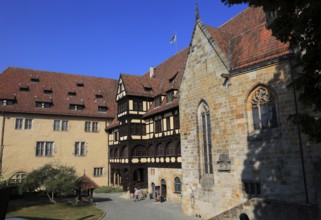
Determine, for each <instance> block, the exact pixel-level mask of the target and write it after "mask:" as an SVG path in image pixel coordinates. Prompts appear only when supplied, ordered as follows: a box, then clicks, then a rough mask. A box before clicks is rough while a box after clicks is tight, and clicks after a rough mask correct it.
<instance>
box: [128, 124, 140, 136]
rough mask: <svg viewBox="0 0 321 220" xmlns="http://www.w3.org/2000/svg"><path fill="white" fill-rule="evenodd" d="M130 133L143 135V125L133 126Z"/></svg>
mask: <svg viewBox="0 0 321 220" xmlns="http://www.w3.org/2000/svg"><path fill="white" fill-rule="evenodd" d="M130 131H131V134H132V135H141V134H142V125H141V124H131V125H130Z"/></svg>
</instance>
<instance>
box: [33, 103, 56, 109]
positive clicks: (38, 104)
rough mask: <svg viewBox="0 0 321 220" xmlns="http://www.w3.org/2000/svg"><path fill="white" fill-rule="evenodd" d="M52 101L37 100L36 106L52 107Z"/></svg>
mask: <svg viewBox="0 0 321 220" xmlns="http://www.w3.org/2000/svg"><path fill="white" fill-rule="evenodd" d="M51 104H52V103H51V102H36V108H50V107H51Z"/></svg>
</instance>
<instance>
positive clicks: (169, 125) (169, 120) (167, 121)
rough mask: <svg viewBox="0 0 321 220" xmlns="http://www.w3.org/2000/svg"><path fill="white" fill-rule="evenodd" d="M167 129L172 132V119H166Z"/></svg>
mask: <svg viewBox="0 0 321 220" xmlns="http://www.w3.org/2000/svg"><path fill="white" fill-rule="evenodd" d="M166 129H167V130H171V118H170V117H167V118H166Z"/></svg>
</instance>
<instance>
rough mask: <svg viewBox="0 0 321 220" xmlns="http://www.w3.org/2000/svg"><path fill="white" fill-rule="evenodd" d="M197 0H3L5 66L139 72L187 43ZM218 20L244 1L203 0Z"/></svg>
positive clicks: (209, 20)
mask: <svg viewBox="0 0 321 220" xmlns="http://www.w3.org/2000/svg"><path fill="white" fill-rule="evenodd" d="M195 3H196V0H149V1H147V0H136V1H133V0H0V72H2V71H3V70H5V69H6V68H7V67H9V66H14V67H23V68H30V69H37V70H47V71H55V72H63V73H73V74H81V75H89V76H98V77H107V78H114V79H118V77H119V74H120V73H129V74H135V75H142V74H144V73H145V72H147V71H148V69H149V67H150V66H157V65H158V64H160V63H162V62H163V61H165V60H166V59H168V58H169V57H171V56H172V55H174V54H175V46H174V45H172V44H170V43H169V41H170V38H171V36H172V35H173V34H174V32H176V33H177V45H178V50H179V51H180V50H182V49H184V48H185V47H187V46H188V45H189V43H190V40H191V36H192V31H193V27H194V23H195ZM198 5H199V13H200V17H201V20H202V21H203V22H204V23H205V24H208V25H211V26H213V27H218V26H220V25H222V24H223V23H225V22H226V21H228V20H229V19H230V18H232V17H233V16H234V15H236V14H238V13H239V12H240V11H242V10H244V9H245V8H246V7H247V6H246V5H238V6H233V7H228V6H225V5H224V4H222V3H221V1H220V0H198Z"/></svg>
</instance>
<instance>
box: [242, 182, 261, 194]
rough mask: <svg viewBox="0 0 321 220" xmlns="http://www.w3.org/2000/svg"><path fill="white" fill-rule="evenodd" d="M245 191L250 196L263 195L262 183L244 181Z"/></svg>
mask: <svg viewBox="0 0 321 220" xmlns="http://www.w3.org/2000/svg"><path fill="white" fill-rule="evenodd" d="M243 186H244V191H245V193H246V194H247V195H249V196H258V195H261V183H260V182H258V181H243Z"/></svg>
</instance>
